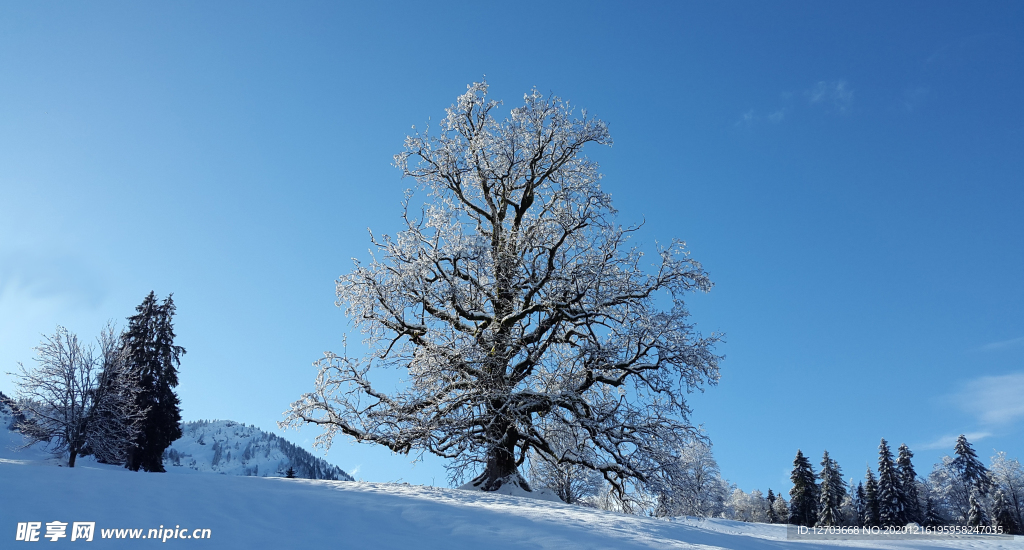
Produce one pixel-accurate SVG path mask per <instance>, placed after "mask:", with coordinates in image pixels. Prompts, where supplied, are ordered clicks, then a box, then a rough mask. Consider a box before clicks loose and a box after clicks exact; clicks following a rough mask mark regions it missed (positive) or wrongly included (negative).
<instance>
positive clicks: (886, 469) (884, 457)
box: [878, 438, 907, 527]
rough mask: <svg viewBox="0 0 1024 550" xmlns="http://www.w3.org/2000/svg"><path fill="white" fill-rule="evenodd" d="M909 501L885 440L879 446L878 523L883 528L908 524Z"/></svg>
mask: <svg viewBox="0 0 1024 550" xmlns="http://www.w3.org/2000/svg"><path fill="white" fill-rule="evenodd" d="M906 501H907V497H906V494H905V493H904V492H903V484H902V483H901V482H900V476H899V472H897V471H896V465H895V464H894V463H893V457H892V451H890V450H889V444H888V443H886V441H885V439H884V438H883V439H882V443H881V444H879V445H878V521H879V523H880V524H881V525H882V526H883V527H891V526H903V525H906V524H907V514H906V510H905V508H904V503H905V502H906Z"/></svg>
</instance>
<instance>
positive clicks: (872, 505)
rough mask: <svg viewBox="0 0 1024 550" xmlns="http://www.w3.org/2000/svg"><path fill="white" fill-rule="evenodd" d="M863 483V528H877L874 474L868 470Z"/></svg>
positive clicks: (877, 515)
mask: <svg viewBox="0 0 1024 550" xmlns="http://www.w3.org/2000/svg"><path fill="white" fill-rule="evenodd" d="M866 477H867V481H866V482H865V483H864V527H879V526H881V523H880V522H879V521H880V520H879V510H878V482H877V481H876V480H875V473H874V472H872V471H871V468H868V472H867V474H866Z"/></svg>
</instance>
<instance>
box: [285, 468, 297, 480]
mask: <svg viewBox="0 0 1024 550" xmlns="http://www.w3.org/2000/svg"><path fill="white" fill-rule="evenodd" d="M284 477H286V478H288V479H295V468H292V467H291V466H289V467H288V471H286V472H285V473H284Z"/></svg>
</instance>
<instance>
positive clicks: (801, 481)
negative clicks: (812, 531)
mask: <svg viewBox="0 0 1024 550" xmlns="http://www.w3.org/2000/svg"><path fill="white" fill-rule="evenodd" d="M815 477H816V476H815V475H814V468H813V467H812V466H811V461H809V460H807V457H805V456H804V454H803V452H801V451H800V450H799V449H798V450H797V452H796V458H795V459H794V460H793V473H792V474H791V475H790V478H789V479H790V480H791V481H792V482H793V488H792V489H790V490H789V522H790V523H792V524H793V525H803V526H806V527H813V526H814V524H815V523H816V522H817V521H818V485H817V483H815Z"/></svg>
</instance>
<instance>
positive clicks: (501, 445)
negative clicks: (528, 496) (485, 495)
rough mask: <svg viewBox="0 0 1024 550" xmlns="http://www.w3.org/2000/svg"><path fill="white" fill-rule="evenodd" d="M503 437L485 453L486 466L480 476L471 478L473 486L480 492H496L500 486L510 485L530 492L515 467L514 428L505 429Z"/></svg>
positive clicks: (515, 434) (528, 486)
mask: <svg viewBox="0 0 1024 550" xmlns="http://www.w3.org/2000/svg"><path fill="white" fill-rule="evenodd" d="M503 435H504V437H502V438H501V440H500V441H498V442H497V443H495V444H494V445H493V446H492V447H491V448H490V449H489V450H488V451H487V466H486V467H485V468H484V471H483V473H482V474H480V475H478V476H477V477H475V478H473V482H472V483H473V486H474V487H479V488H480V490H482V491H497V490H498V489H500V488H501V486H502V485H505V484H506V483H511V484H513V485H517V486H519V487H521V488H523V490H526V491H530V490H531V489H530V485H529V484H528V483H527V482H526V480H525V479H523V477H522V476H521V475H519V470H518V468H517V467H516V455H515V451H516V439H517V437H516V436H517V433H516V430H515V428H514V427H508V428H506V430H504V434H503Z"/></svg>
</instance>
